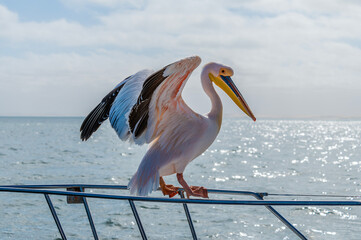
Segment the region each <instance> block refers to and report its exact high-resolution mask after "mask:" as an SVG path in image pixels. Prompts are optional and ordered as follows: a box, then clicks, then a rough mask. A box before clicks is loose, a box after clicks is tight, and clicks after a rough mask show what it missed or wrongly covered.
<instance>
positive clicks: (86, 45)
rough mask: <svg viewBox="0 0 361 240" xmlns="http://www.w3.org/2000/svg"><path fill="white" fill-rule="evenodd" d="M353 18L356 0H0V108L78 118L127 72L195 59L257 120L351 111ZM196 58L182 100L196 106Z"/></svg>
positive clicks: (360, 8)
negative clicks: (228, 81)
mask: <svg viewBox="0 0 361 240" xmlns="http://www.w3.org/2000/svg"><path fill="white" fill-rule="evenodd" d="M360 23H361V1H357V0H319V1H314V0H298V1H297V0H274V1H267V0H252V1H251V0H244V1H238V0H225V1H216V0H214V1H210V0H209V1H206V0H202V1H194V0H184V1H167V0H157V1H145V0H144V1H142V0H141V1H139V0H132V1H131V0H129V1H128V0H88V1H86V0H58V1H55V0H54V1H48V0H36V1H28V0H17V1H13V0H0V116H85V115H87V114H88V113H89V112H90V111H91V110H92V108H93V107H95V106H96V105H97V104H98V102H99V101H101V99H102V98H103V97H104V96H105V95H106V94H107V93H108V92H109V91H111V90H112V88H113V87H114V86H115V85H117V83H119V82H120V81H121V80H122V79H124V78H126V77H127V76H129V75H132V74H134V73H136V72H137V71H139V70H142V69H154V70H158V69H160V68H162V67H163V66H165V65H168V64H169V63H172V62H174V61H177V60H179V59H182V58H185V57H188V56H192V55H198V56H200V57H201V58H202V63H201V66H202V65H204V64H206V63H208V62H211V61H212V62H219V63H222V64H225V65H227V66H230V67H232V68H233V69H234V72H235V74H234V76H233V80H234V82H235V83H236V85H237V86H238V88H239V89H240V91H241V93H242V94H243V96H244V97H245V99H246V100H247V102H248V104H249V105H250V107H251V109H252V111H253V112H254V114H255V115H256V117H258V118H321V119H323V118H360V117H361V95H360V93H361V30H360V29H361V28H360ZM201 66H200V67H199V68H198V69H197V70H196V71H194V72H193V74H192V76H191V77H190V79H189V80H188V82H187V85H186V88H185V89H184V92H183V97H184V99H185V101H186V102H187V103H188V104H189V105H190V106H191V107H192V108H193V109H194V110H195V111H197V112H200V113H206V112H208V111H209V109H210V101H209V99H208V98H207V96H206V95H205V94H204V93H203V90H202V87H201V84H200V78H199V76H200V72H201ZM218 93H219V94H220V95H221V98H222V101H223V103H224V104H223V105H224V113H225V114H226V115H228V116H238V117H240V118H244V117H245V115H244V114H243V113H242V112H241V111H240V110H239V109H238V108H237V106H236V105H235V104H234V103H233V102H232V101H231V100H230V99H229V98H228V97H227V95H226V94H224V93H223V92H222V91H218Z"/></svg>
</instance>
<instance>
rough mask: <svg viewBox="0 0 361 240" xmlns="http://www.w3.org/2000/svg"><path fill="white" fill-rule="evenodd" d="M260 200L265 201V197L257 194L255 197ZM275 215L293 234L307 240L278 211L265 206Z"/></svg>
mask: <svg viewBox="0 0 361 240" xmlns="http://www.w3.org/2000/svg"><path fill="white" fill-rule="evenodd" d="M253 196H254V197H255V198H256V199H258V200H264V199H263V195H261V194H255V195H253ZM265 207H266V208H267V209H268V210H269V211H270V212H271V213H273V215H275V216H276V217H277V218H278V219H279V220H280V221H281V222H282V223H283V224H285V225H286V226H287V227H288V228H289V229H290V230H291V231H292V232H294V233H295V234H296V235H297V237H299V238H300V239H302V240H307V238H306V237H305V236H304V235H303V234H302V233H301V232H300V231H298V230H297V228H295V227H294V226H293V225H292V224H291V223H290V222H289V221H288V220H287V219H286V218H284V217H283V216H282V215H281V214H280V213H279V212H278V211H277V210H276V209H274V208H273V207H272V206H265Z"/></svg>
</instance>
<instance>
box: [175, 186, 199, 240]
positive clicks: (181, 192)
mask: <svg viewBox="0 0 361 240" xmlns="http://www.w3.org/2000/svg"><path fill="white" fill-rule="evenodd" d="M178 193H179V195H180V197H181V198H184V192H183V191H182V190H179V192H178ZM183 208H184V212H185V214H186V217H187V220H188V224H189V228H190V230H191V233H192V237H193V240H197V239H198V238H197V234H196V230H195V229H194V225H193V222H192V217H191V214H190V212H189V209H188V205H187V204H186V203H183Z"/></svg>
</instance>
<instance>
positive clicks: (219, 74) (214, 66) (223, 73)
mask: <svg viewBox="0 0 361 240" xmlns="http://www.w3.org/2000/svg"><path fill="white" fill-rule="evenodd" d="M210 65H211V68H210V71H209V73H208V77H209V79H210V80H211V81H212V82H214V83H215V84H216V85H217V86H218V87H220V88H221V89H222V90H223V91H224V92H226V93H227V94H228V96H229V97H230V98H231V99H232V100H233V101H234V103H235V104H237V106H238V107H239V108H240V109H241V110H242V111H243V112H244V113H245V114H247V116H249V117H250V118H252V120H253V121H256V117H255V116H254V115H253V113H252V111H251V109H250V107H249V106H248V104H247V102H246V100H245V99H244V98H243V96H242V94H241V93H240V91H239V90H238V88H237V87H236V85H235V84H234V82H233V81H232V79H231V76H233V69H232V68H230V67H227V66H224V65H221V64H218V63H211V64H210Z"/></svg>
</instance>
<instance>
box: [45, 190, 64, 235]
mask: <svg viewBox="0 0 361 240" xmlns="http://www.w3.org/2000/svg"><path fill="white" fill-rule="evenodd" d="M44 197H45V199H46V202H47V203H48V206H49V209H50V212H51V214H52V215H53V218H54V221H55V224H56V226H57V227H58V230H59V233H60V235H61V238H62V239H63V240H66V236H65V233H64V230H63V228H62V226H61V224H60V221H59V218H58V215H57V214H56V211H55V208H54V206H53V203H52V202H51V199H50V197H49V195H48V194H44Z"/></svg>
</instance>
